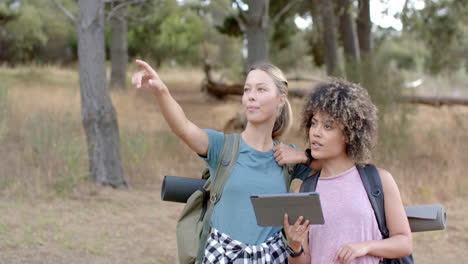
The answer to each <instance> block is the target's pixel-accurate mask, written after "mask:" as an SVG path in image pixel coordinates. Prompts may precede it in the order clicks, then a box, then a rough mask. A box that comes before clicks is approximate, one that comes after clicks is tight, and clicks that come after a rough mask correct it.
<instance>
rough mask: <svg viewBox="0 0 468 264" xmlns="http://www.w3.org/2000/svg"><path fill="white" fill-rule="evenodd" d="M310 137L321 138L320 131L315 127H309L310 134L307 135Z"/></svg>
mask: <svg viewBox="0 0 468 264" xmlns="http://www.w3.org/2000/svg"><path fill="white" fill-rule="evenodd" d="M309 134H310V135H311V136H315V137H321V136H322V129H321V128H320V127H319V126H317V127H311V128H310V133H309Z"/></svg>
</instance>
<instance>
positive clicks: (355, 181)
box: [285, 79, 412, 264]
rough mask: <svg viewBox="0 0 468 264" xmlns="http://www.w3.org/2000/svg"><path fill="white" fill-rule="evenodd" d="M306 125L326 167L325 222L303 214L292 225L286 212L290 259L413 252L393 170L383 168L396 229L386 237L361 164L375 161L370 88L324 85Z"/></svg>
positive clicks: (321, 183) (374, 257) (310, 103)
mask: <svg viewBox="0 0 468 264" xmlns="http://www.w3.org/2000/svg"><path fill="white" fill-rule="evenodd" d="M302 125H303V128H304V130H305V133H306V136H307V138H308V142H309V144H310V148H311V151H312V156H313V158H314V159H317V160H319V161H320V162H321V166H322V169H321V170H320V177H319V179H318V183H317V187H316V191H317V192H319V193H320V199H321V204H322V209H323V214H324V218H325V224H323V225H310V226H309V224H308V222H305V223H302V224H301V221H302V219H298V221H296V223H295V224H294V225H289V222H288V221H287V217H285V230H286V233H287V235H288V244H289V245H288V246H289V247H290V249H291V250H292V251H294V252H296V253H298V254H297V256H295V257H291V256H290V257H289V263H292V264H297V263H303V264H305V263H307V264H308V263H314V264H316V263H319V264H322V263H323V264H330V263H343V264H345V263H346V264H347V263H354V264H358V263H359V264H361V263H362V264H364V263H366V264H367V263H369V264H371V263H375V264H377V263H379V261H380V260H381V259H382V258H399V257H403V256H407V255H409V254H410V253H411V252H412V238H411V231H410V227H409V224H408V219H407V217H406V214H405V211H404V207H403V204H402V201H401V198H400V192H399V190H398V186H397V185H396V183H395V181H394V179H393V177H392V175H391V174H390V173H389V172H388V171H386V170H384V169H381V168H379V169H378V172H379V174H380V177H381V180H382V185H383V192H384V196H385V216H386V223H387V227H388V229H389V232H390V237H389V238H386V239H382V235H381V233H380V231H379V227H378V224H377V221H376V218H375V216H374V211H373V209H372V206H371V204H370V201H369V199H368V197H367V193H366V191H365V188H364V186H363V183H362V181H361V178H360V175H359V172H358V170H357V168H356V166H359V165H363V164H365V163H367V162H369V161H370V158H371V150H372V148H373V146H374V144H375V142H376V137H377V108H376V107H375V105H374V104H373V103H372V102H371V99H370V97H369V95H368V93H367V91H366V89H364V88H362V87H360V86H359V85H357V84H352V83H348V82H346V81H344V80H339V79H330V80H329V81H327V82H324V83H321V84H319V85H318V86H317V87H316V89H315V90H314V91H313V93H312V94H310V95H309V96H308V97H307V98H306V102H305V106H304V112H303V122H302ZM307 231H308V232H307ZM301 247H302V248H301ZM299 252H302V253H301V254H299ZM292 255H293V256H294V255H295V254H292Z"/></svg>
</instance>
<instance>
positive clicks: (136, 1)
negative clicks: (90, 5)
mask: <svg viewBox="0 0 468 264" xmlns="http://www.w3.org/2000/svg"><path fill="white" fill-rule="evenodd" d="M146 1H147V0H132V1H124V2H122V3H120V4H118V5H116V6H115V7H113V8H112V9H111V10H110V12H109V14H108V15H107V18H106V21H109V20H110V19H111V18H112V17H113V16H114V14H115V13H116V12H117V11H119V9H121V8H124V7H126V6H129V5H133V4H139V3H143V2H146ZM113 2H119V1H118V0H104V3H113Z"/></svg>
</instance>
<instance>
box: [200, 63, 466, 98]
mask: <svg viewBox="0 0 468 264" xmlns="http://www.w3.org/2000/svg"><path fill="white" fill-rule="evenodd" d="M203 70H204V72H205V76H206V78H205V79H204V80H203V82H202V85H201V90H202V91H205V92H207V93H208V94H210V95H213V96H215V97H216V98H219V99H222V98H224V97H225V96H227V95H242V94H243V92H244V85H243V84H240V83H233V84H227V83H223V82H220V81H215V80H213V78H212V75H211V65H210V64H209V63H207V62H206V61H204V67H203ZM289 80H290V81H308V82H313V83H318V82H320V80H318V79H315V78H306V77H298V76H296V77H292V78H289ZM421 80H422V79H421ZM421 80H417V81H416V82H417V85H418V86H419V85H420V84H421V83H422V81H421ZM411 85H413V86H414V85H416V84H411ZM313 86H314V85H311V88H309V89H306V88H290V89H289V92H288V95H289V96H290V97H299V98H300V97H304V96H306V95H307V94H308V93H310V92H311V91H312V90H313ZM401 98H402V102H404V103H409V104H423V105H430V106H435V107H439V106H442V105H468V98H455V97H442V96H415V95H405V96H403V97H401Z"/></svg>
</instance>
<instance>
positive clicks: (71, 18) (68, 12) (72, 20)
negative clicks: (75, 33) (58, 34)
mask: <svg viewBox="0 0 468 264" xmlns="http://www.w3.org/2000/svg"><path fill="white" fill-rule="evenodd" d="M52 2H53V3H54V4H55V5H56V6H57V7H58V8H59V9H60V10H62V12H63V13H65V15H66V16H67V17H68V18H69V19H70V20H71V22H72V23H73V24H75V23H76V17H75V16H74V15H73V14H72V13H71V12H70V11H68V10H67V9H66V8H65V7H64V6H63V5H62V4H61V3H60V2H58V1H57V0H52Z"/></svg>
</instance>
